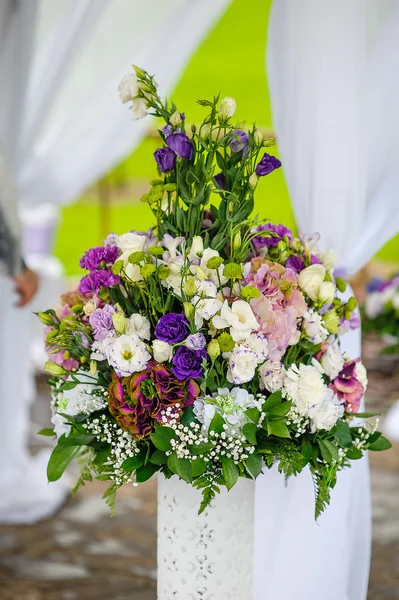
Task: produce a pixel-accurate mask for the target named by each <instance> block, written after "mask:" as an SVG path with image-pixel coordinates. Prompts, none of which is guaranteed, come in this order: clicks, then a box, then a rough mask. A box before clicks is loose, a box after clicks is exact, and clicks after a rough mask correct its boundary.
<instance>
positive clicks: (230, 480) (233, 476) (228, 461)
mask: <svg viewBox="0 0 399 600" xmlns="http://www.w3.org/2000/svg"><path fill="white" fill-rule="evenodd" d="M222 473H223V480H224V483H225V485H226V487H227V489H228V490H231V488H232V487H233V486H234V485H235V484H236V483H237V479H238V477H239V474H240V472H239V470H238V467H237V465H236V464H235V462H234V461H233V459H232V458H225V459H223V460H222Z"/></svg>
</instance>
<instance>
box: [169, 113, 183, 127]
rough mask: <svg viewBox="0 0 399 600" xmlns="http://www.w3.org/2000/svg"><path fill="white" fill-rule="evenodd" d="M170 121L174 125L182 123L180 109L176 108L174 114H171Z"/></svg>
mask: <svg viewBox="0 0 399 600" xmlns="http://www.w3.org/2000/svg"><path fill="white" fill-rule="evenodd" d="M169 123H170V124H171V125H172V126H173V127H178V126H179V125H181V114H180V112H179V111H178V110H175V112H174V113H173V115H171V117H170V119H169Z"/></svg>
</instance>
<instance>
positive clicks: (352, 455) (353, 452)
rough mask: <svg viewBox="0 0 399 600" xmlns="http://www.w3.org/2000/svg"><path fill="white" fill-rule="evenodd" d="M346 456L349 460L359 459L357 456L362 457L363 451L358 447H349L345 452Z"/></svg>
mask: <svg viewBox="0 0 399 600" xmlns="http://www.w3.org/2000/svg"><path fill="white" fill-rule="evenodd" d="M346 456H347V457H348V458H349V459H350V460H359V458H362V456H363V452H362V451H361V450H359V448H355V447H353V448H349V450H348V451H347V453H346Z"/></svg>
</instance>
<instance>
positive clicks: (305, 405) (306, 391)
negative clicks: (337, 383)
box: [283, 363, 327, 416]
mask: <svg viewBox="0 0 399 600" xmlns="http://www.w3.org/2000/svg"><path fill="white" fill-rule="evenodd" d="M326 389H327V386H325V385H324V381H323V378H322V376H321V373H320V372H319V370H318V369H316V367H315V366H313V365H304V364H302V363H301V364H300V365H299V367H298V366H297V365H295V364H293V365H291V367H290V368H289V369H288V370H287V371H286V374H285V378H284V387H283V395H284V396H285V397H288V398H289V399H290V400H292V401H293V403H294V405H295V406H296V408H297V410H298V412H299V413H300V414H301V415H306V416H308V415H309V411H310V409H311V408H312V407H313V408H314V407H316V406H319V405H321V404H322V403H323V401H324V398H325V395H326Z"/></svg>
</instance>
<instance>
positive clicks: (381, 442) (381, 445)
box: [368, 435, 392, 452]
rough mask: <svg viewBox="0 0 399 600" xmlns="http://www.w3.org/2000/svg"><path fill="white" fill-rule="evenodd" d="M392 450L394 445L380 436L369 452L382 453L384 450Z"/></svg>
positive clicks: (371, 445)
mask: <svg viewBox="0 0 399 600" xmlns="http://www.w3.org/2000/svg"><path fill="white" fill-rule="evenodd" d="M390 448H392V444H391V442H390V441H389V440H387V438H386V437H384V436H383V435H380V436H379V438H378V439H377V440H376V441H375V442H373V443H372V444H370V445H369V446H368V449H369V450H374V451H375V452H381V451H382V450H389V449H390Z"/></svg>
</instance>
